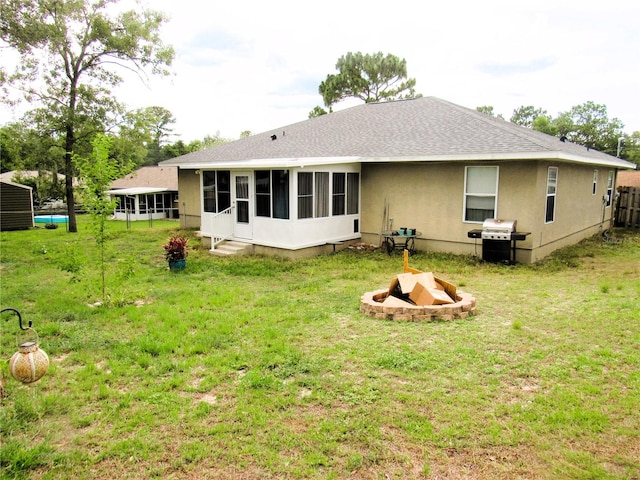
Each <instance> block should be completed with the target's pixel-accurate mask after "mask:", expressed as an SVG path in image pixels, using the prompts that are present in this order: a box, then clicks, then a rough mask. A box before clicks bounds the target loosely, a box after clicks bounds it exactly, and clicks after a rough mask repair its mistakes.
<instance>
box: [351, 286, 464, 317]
mask: <svg viewBox="0 0 640 480" xmlns="http://www.w3.org/2000/svg"><path fill="white" fill-rule="evenodd" d="M388 294H389V291H388V290H386V289H383V290H376V291H373V292H367V293H365V294H364V295H362V297H361V298H360V311H361V312H362V313H364V314H365V315H369V316H370V317H375V318H380V319H385V320H396V321H407V322H430V321H434V320H454V319H458V318H460V319H463V318H468V317H469V316H471V315H473V314H474V313H475V312H476V299H475V297H473V296H472V295H470V294H468V293H465V292H463V291H460V290H458V291H457V292H456V299H455V300H456V302H455V303H449V304H446V305H425V306H417V305H411V304H410V303H408V302H404V301H403V300H400V299H397V302H396V301H395V300H396V299H395V297H389V296H388ZM387 298H390V299H391V301H389V302H387V303H382V302H384V300H385V299H387Z"/></svg>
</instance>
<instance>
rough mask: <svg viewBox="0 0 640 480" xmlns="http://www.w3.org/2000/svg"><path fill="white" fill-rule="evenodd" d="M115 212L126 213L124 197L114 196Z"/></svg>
mask: <svg viewBox="0 0 640 480" xmlns="http://www.w3.org/2000/svg"><path fill="white" fill-rule="evenodd" d="M116 202H118V203H117V205H116V212H122V213H124V212H125V211H126V208H127V207H126V203H125V196H124V195H116Z"/></svg>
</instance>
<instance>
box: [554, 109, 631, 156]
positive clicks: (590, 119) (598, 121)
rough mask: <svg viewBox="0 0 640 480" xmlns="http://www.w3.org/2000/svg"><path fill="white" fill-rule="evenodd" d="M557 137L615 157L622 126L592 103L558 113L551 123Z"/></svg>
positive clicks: (604, 110)
mask: <svg viewBox="0 0 640 480" xmlns="http://www.w3.org/2000/svg"><path fill="white" fill-rule="evenodd" d="M553 123H554V125H555V126H556V127H557V129H558V135H561V136H565V137H566V138H567V140H569V141H570V142H573V143H577V144H579V145H584V146H585V147H588V148H593V149H594V150H598V151H600V152H604V153H608V154H609V155H613V156H615V155H616V153H617V150H618V138H620V137H622V136H623V133H622V128H623V127H624V124H623V123H622V122H621V121H620V120H618V119H617V118H613V119H609V117H608V116H607V107H606V106H605V105H599V104H596V103H594V102H586V103H583V104H582V105H576V106H574V107H572V108H571V110H569V111H568V112H563V113H560V115H559V116H558V118H556V119H555V120H554V121H553Z"/></svg>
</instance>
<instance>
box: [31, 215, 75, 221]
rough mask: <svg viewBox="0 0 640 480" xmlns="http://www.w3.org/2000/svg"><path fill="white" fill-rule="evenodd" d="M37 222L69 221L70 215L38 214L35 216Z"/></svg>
mask: <svg viewBox="0 0 640 480" xmlns="http://www.w3.org/2000/svg"><path fill="white" fill-rule="evenodd" d="M33 221H34V222H36V223H69V215H36V216H34V217H33Z"/></svg>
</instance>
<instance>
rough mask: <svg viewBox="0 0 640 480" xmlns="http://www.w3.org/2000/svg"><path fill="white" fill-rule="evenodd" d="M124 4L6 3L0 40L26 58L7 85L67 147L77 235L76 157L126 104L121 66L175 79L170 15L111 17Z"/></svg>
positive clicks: (0, 5) (1, 7)
mask: <svg viewBox="0 0 640 480" xmlns="http://www.w3.org/2000/svg"><path fill="white" fill-rule="evenodd" d="M116 2H117V0H93V1H91V0H75V1H60V0H0V38H1V39H2V41H3V42H5V43H6V44H7V45H8V46H10V47H11V48H13V49H15V50H16V51H17V52H18V53H19V54H20V61H19V64H18V67H17V68H16V71H15V73H14V74H13V75H10V76H8V77H7V81H8V82H10V83H11V84H12V85H15V86H17V87H18V88H19V89H20V90H22V91H23V93H24V97H25V99H26V100H27V101H30V102H32V103H33V102H37V103H38V104H39V105H40V108H38V109H37V112H38V116H39V119H40V121H41V122H43V123H47V124H48V125H49V128H50V129H51V131H52V132H54V134H55V135H57V136H59V137H60V138H61V139H62V141H63V146H64V152H65V153H64V173H65V175H66V198H67V208H68V214H69V224H68V226H69V231H70V232H77V223H76V216H75V200H74V196H73V183H72V180H73V177H74V168H73V155H74V153H75V154H77V153H78V151H77V150H78V149H77V143H78V142H79V141H80V140H86V144H88V143H89V142H88V140H89V139H90V138H93V136H95V134H96V133H97V132H100V131H102V130H104V127H105V123H106V122H107V121H108V119H109V115H110V114H111V112H118V111H121V105H120V104H119V103H118V102H117V101H116V100H115V99H114V98H113V97H112V96H111V92H110V88H113V87H114V86H116V85H118V84H119V83H120V82H121V81H122V78H121V77H120V76H119V75H117V74H116V68H124V69H128V70H130V71H134V72H136V73H137V74H138V75H139V76H140V77H141V78H144V76H145V75H146V72H147V70H148V69H151V72H152V73H154V74H168V71H167V70H166V69H165V66H169V65H170V64H171V61H172V59H173V55H174V52H173V48H171V47H168V46H165V45H163V43H162V41H161V39H160V37H159V29H160V27H161V25H162V23H163V22H165V20H166V19H165V17H164V15H163V14H161V13H159V12H156V11H152V10H144V11H137V10H130V11H125V12H122V13H119V14H117V15H110V13H109V12H108V10H109V8H108V7H109V6H110V5H111V4H112V3H116Z"/></svg>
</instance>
